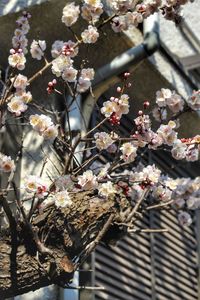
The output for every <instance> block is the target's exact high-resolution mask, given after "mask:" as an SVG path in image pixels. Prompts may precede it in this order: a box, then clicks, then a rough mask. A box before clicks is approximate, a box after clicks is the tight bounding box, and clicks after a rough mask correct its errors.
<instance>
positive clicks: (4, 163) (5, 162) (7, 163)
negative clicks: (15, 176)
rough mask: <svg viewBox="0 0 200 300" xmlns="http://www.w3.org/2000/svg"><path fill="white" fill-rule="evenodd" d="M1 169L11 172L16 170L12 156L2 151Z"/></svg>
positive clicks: (0, 157)
mask: <svg viewBox="0 0 200 300" xmlns="http://www.w3.org/2000/svg"><path fill="white" fill-rule="evenodd" d="M0 171H2V172H5V173H9V172H12V171H15V163H14V160H12V158H11V157H10V156H7V155H5V154H3V153H1V152H0Z"/></svg>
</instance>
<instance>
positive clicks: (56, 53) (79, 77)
mask: <svg viewBox="0 0 200 300" xmlns="http://www.w3.org/2000/svg"><path fill="white" fill-rule="evenodd" d="M51 53H52V56H53V57H54V58H55V59H54V60H53V63H52V73H53V74H54V75H56V77H62V79H63V80H64V81H65V82H68V83H74V87H75V88H76V91H77V92H79V93H84V92H85V91H87V90H88V89H89V88H90V86H91V81H92V80H93V79H94V69H93V68H83V69H81V70H80V71H78V70H76V69H75V68H74V67H73V62H74V61H73V59H72V58H73V57H75V56H76V55H77V54H78V47H76V44H75V43H74V42H72V41H71V40H69V41H68V42H63V41H55V42H54V44H53V45H52V51H51Z"/></svg>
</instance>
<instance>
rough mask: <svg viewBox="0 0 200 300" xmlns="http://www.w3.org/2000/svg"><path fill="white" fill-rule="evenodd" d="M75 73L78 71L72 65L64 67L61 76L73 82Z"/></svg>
mask: <svg viewBox="0 0 200 300" xmlns="http://www.w3.org/2000/svg"><path fill="white" fill-rule="evenodd" d="M77 74H78V71H77V70H76V69H74V68H73V67H69V68H66V69H64V71H63V73H62V78H63V79H64V80H65V81H68V82H75V81H76V76H77Z"/></svg>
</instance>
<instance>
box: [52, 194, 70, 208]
mask: <svg viewBox="0 0 200 300" xmlns="http://www.w3.org/2000/svg"><path fill="white" fill-rule="evenodd" d="M54 199H55V205H56V206H57V207H61V208H62V207H66V206H67V207H70V206H71V205H72V200H71V198H70V196H69V193H68V191H67V190H64V191H61V192H57V193H55V196H54Z"/></svg>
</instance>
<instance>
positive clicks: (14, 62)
mask: <svg viewBox="0 0 200 300" xmlns="http://www.w3.org/2000/svg"><path fill="white" fill-rule="evenodd" d="M8 63H9V65H10V66H11V67H13V68H17V69H18V70H23V69H24V68H25V63H26V58H25V56H24V53H23V52H20V53H18V52H16V53H13V54H11V55H9V57H8Z"/></svg>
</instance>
